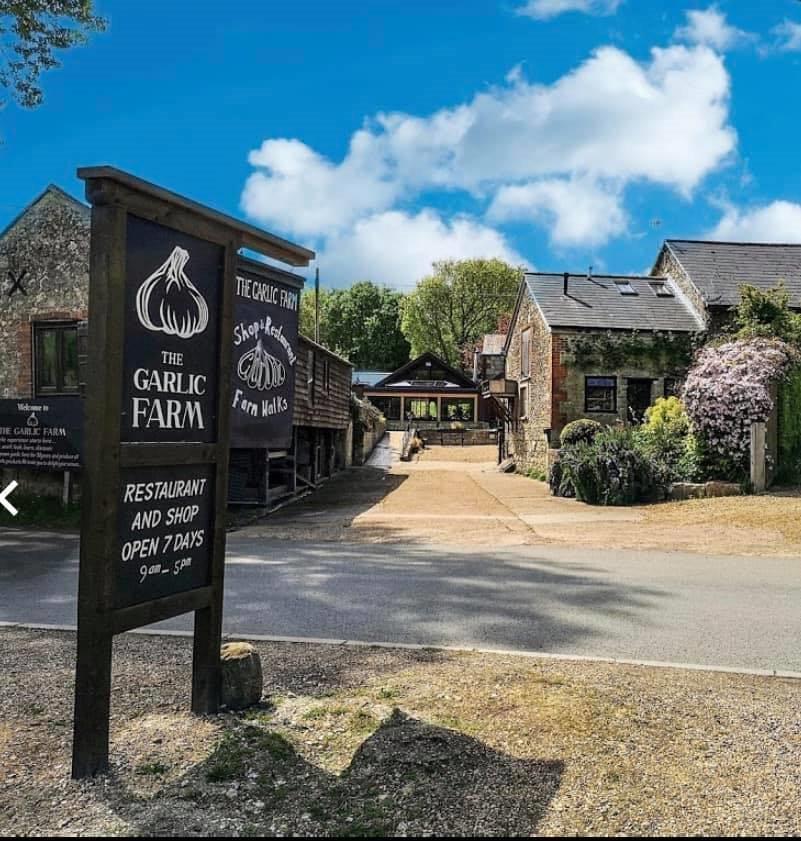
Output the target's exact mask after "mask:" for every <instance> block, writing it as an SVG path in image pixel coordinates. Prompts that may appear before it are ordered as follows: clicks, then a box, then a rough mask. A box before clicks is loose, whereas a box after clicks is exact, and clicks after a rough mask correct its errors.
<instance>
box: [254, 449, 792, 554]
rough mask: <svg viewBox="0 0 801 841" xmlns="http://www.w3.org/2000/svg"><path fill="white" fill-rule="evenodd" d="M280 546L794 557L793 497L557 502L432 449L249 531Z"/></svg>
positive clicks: (485, 461)
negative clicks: (540, 548)
mask: <svg viewBox="0 0 801 841" xmlns="http://www.w3.org/2000/svg"><path fill="white" fill-rule="evenodd" d="M247 530H248V532H250V533H253V534H263V535H266V536H273V537H284V538H287V539H295V538H296V539H315V540H338V541H355V542H369V543H391V542H404V543H410V542H411V543H421V542H422V543H437V544H443V545H469V546H519V545H543V544H551V545H565V546H568V545H569V546H590V547H599V548H605V549H609V548H612V549H615V548H618V549H643V548H656V549H660V550H665V549H667V550H677V551H686V552H697V553H704V554H723V555H729V554H731V555H781V556H794V555H798V554H801V495H799V492H798V491H797V490H790V491H787V490H781V489H779V490H775V491H773V492H771V493H769V494H767V495H765V496H759V497H756V496H742V497H725V498H719V499H704V500H688V501H684V502H666V503H659V504H656V505H642V506H633V507H628V508H612V507H600V506H589V505H585V504H583V503H580V502H576V501H575V500H570V499H557V498H554V497H552V496H551V495H550V493H549V491H548V487H547V485H546V484H545V483H543V482H538V481H536V480H534V479H529V478H527V477H525V476H521V475H515V474H506V473H500V472H499V471H498V469H497V466H496V450H495V447H493V446H490V447H483V446H481V447H439V446H433V447H430V448H428V449H426V450H425V451H423V452H422V453H420V454H419V455H418V456H416V457H415V458H414V460H413V461H411V462H408V463H404V462H399V461H396V462H395V463H394V464H393V466H392V468H391V469H390V471H389V472H386V471H385V470H382V469H377V468H371V467H365V468H358V469H353V470H350V471H347V472H346V473H344V474H340V475H339V476H337V477H335V478H334V479H332V480H331V481H330V482H328V483H327V484H326V485H324V486H323V488H322V489H320V490H319V491H317V492H316V493H314V494H312V495H310V496H309V497H307V498H306V499H304V500H302V501H301V502H299V503H296V504H294V505H291V506H289V507H287V508H285V509H283V510H281V511H278V512H276V513H274V514H272V515H270V516H269V517H268V518H266V519H264V520H262V521H261V522H259V523H257V524H254V525H251V526H250V527H248V529H247Z"/></svg>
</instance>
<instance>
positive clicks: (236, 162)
mask: <svg viewBox="0 0 801 841" xmlns="http://www.w3.org/2000/svg"><path fill="white" fill-rule="evenodd" d="M97 6H98V9H99V11H100V12H101V13H103V14H105V15H106V16H108V17H109V19H110V22H111V26H110V29H109V31H108V32H106V33H104V34H101V35H97V36H94V37H93V38H92V40H91V43H90V44H89V45H88V46H87V47H84V48H80V49H76V50H73V51H70V52H69V53H67V54H65V55H64V66H63V67H62V68H61V69H59V70H56V71H53V72H50V73H47V74H46V76H45V77H44V88H45V102H44V104H43V105H42V106H41V107H40V108H39V109H37V110H34V111H23V110H21V109H19V108H17V107H16V106H14V105H8V106H7V107H6V108H5V109H4V110H2V111H0V136H2V138H3V145H2V146H1V147H0V174H2V183H3V189H2V194H0V227H1V226H2V225H4V224H5V223H6V222H7V221H8V220H9V219H11V218H12V217H13V216H14V215H15V214H16V213H17V212H18V211H19V210H20V209H21V208H22V207H23V206H24V205H25V204H26V203H27V202H28V201H30V200H31V199H32V198H33V196H34V195H36V194H37V193H38V192H39V191H41V190H42V189H43V188H44V186H46V185H47V184H48V183H50V182H55V183H57V184H58V185H60V186H61V187H63V188H64V189H66V190H68V191H69V192H72V193H73V194H75V195H77V196H81V195H82V185H81V184H80V182H78V181H77V180H76V178H75V175H74V173H75V169H76V168H77V167H78V166H84V165H94V164H113V165H115V166H118V167H121V168H123V169H126V170H129V171H131V172H133V173H135V174H137V175H139V176H141V177H143V178H146V179H148V180H151V181H155V182H157V183H160V184H162V185H164V186H165V187H168V188H170V189H173V190H176V191H178V192H181V193H184V194H186V195H188V196H190V197H192V198H194V199H197V200H199V201H202V202H204V203H207V204H209V205H211V206H212V207H215V208H218V209H221V210H224V211H227V212H229V213H232V214H234V215H237V216H241V217H243V218H247V219H249V220H250V221H251V222H255V223H257V224H261V225H262V226H263V227H265V228H267V229H268V230H271V231H273V232H274V233H279V234H282V235H285V236H287V237H290V238H292V239H294V240H296V241H298V242H300V243H302V244H304V245H307V246H309V247H312V248H315V249H316V250H317V251H318V253H319V267H320V270H321V275H322V278H323V282H324V283H327V284H331V285H347V284H349V283H351V282H353V281H356V280H362V279H371V280H374V281H376V282H379V283H388V284H391V285H393V286H396V287H398V288H410V287H411V286H412V285H413V284H414V282H415V281H416V280H417V279H418V278H419V277H420V276H421V275H422V274H424V273H425V272H426V271H427V269H428V267H429V266H430V263H431V261H432V260H434V259H442V258H444V257H464V256H502V257H505V258H507V259H510V260H512V261H514V262H521V263H523V264H525V265H527V266H529V267H533V268H537V269H540V270H555V271H562V270H565V269H570V270H574V271H581V270H584V269H586V268H587V266H588V265H590V264H593V265H594V267H595V271H596V272H601V271H610V272H621V273H632V272H640V271H645V270H647V269H648V268H649V267H650V264H651V263H652V261H653V259H654V257H655V255H656V252H657V250H658V246H659V244H660V242H661V240H662V239H663V238H665V237H682V236H692V237H703V236H711V237H717V238H720V239H750V240H774V241H801V166H799V162H798V153H797V149H798V146H799V141H798V137H799V128H801V117H799V108H798V101H799V91H800V90H801V73H800V72H799V70H800V69H801V3H799V2H798V1H797V0H766V2H764V3H760V4H755V3H753V2H739V0H738V2H735V0H730V2H720V3H718V4H717V5H712V6H710V5H708V4H706V3H700V4H696V3H692V2H690V3H686V4H685V3H683V2H669V3H659V4H657V3H651V2H648V3H646V2H644V0H497V1H494V0H486V1H484V0H482V1H481V2H479V1H478V0H474V2H466V1H465V0H439V2H438V0H426V1H425V2H418V0H404V2H402V3H401V2H389V0H387V2H368V3H365V2H358V3H357V2H344V0H340V2H338V3H330V2H303V0H296V2H293V3H286V2H281V3H272V2H255V0H254V2H236V3H231V4H227V5H224V4H220V3H219V2H216V3H211V2H205V0H194V2H188V0H187V2H172V3H170V2H154V0H139V1H138V2H136V3H130V2H122V0H100V2H98V3H97Z"/></svg>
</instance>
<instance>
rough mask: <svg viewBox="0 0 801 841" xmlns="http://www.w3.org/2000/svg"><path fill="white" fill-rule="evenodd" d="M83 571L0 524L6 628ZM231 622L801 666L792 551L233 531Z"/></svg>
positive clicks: (341, 635)
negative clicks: (742, 554) (374, 540)
mask: <svg viewBox="0 0 801 841" xmlns="http://www.w3.org/2000/svg"><path fill="white" fill-rule="evenodd" d="M77 572H78V538H77V536H72V535H63V534H50V535H48V534H37V533H32V532H22V531H17V530H0V622H26V623H46V624H57V625H74V624H75V621H76V617H75V611H76V594H77ZM154 627H160V628H173V629H189V628H191V617H189V616H186V617H180V618H178V619H174V620H170V621H168V622H164V623H160V625H158V626H154ZM225 631H226V632H228V633H238V634H246V633H250V634H265V635H275V636H288V637H314V638H333V639H340V640H363V641H369V642H392V643H417V644H425V645H455V646H475V647H481V648H496V649H513V650H528V651H541V652H549V653H554V654H576V655H590V656H600V657H613V658H621V659H634V660H647V661H660V662H671V663H680V664H684V663H692V664H701V665H710V666H728V667H736V668H752V669H768V670H774V669H775V670H786V671H794V672H801V644H799V640H801V561H799V560H797V559H784V558H754V557H748V558H737V557H721V556H703V555H688V554H682V553H673V552H654V551H651V550H649V551H647V552H634V551H621V550H609V551H599V550H594V549H584V548H579V549H567V548H555V547H531V546H521V547H509V548H504V549H500V550H488V549H487V548H481V549H480V550H474V551H472V550H469V549H465V548H463V547H460V548H456V547H447V546H431V545H424V544H408V545H398V544H392V545H387V544H384V545H370V544H345V543H332V542H303V541H282V540H275V539H264V538H258V537H241V536H237V535H236V534H232V535H230V536H229V539H228V561H227V570H226V593H225Z"/></svg>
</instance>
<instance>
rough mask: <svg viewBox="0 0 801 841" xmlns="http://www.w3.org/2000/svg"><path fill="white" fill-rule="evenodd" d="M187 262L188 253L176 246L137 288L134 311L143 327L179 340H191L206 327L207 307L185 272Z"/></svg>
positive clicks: (207, 320) (207, 318) (207, 321)
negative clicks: (176, 337)
mask: <svg viewBox="0 0 801 841" xmlns="http://www.w3.org/2000/svg"><path fill="white" fill-rule="evenodd" d="M188 262H189V252H188V251H187V250H186V249H184V248H181V247H180V246H178V245H176V246H175V248H173V250H172V254H170V256H169V257H168V258H167V259H166V260H165V261H164V263H163V264H162V265H161V266H159V268H158V269H156V271H155V272H153V274H152V275H150V277H149V278H147V280H145V281H144V283H143V284H142V285H141V286H140V287H139V291H138V292H137V293H136V314H137V315H138V316H139V322H140V323H141V324H142V326H143V327H145V328H147V329H148V330H152V331H154V332H156V333H159V332H160V333H166V334H167V335H168V336H178V337H179V338H181V339H191V338H192V336H198V335H200V333H202V332H203V331H204V330H205V329H206V327H207V325H208V323H209V308H208V307H207V306H206V299H205V298H204V297H203V296H202V295H201V294H200V292H198V290H197V287H196V286H195V285H194V283H192V281H191V280H190V279H189V278H188V277H187V275H186V272H185V271H184V268H185V267H186V264H187V263H188Z"/></svg>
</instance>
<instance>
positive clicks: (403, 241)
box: [318, 208, 526, 287]
mask: <svg viewBox="0 0 801 841" xmlns="http://www.w3.org/2000/svg"><path fill="white" fill-rule="evenodd" d="M467 257H488V258H491V257H500V258H501V259H503V260H506V261H507V262H509V263H511V264H512V265H526V261H525V260H524V259H523V258H522V257H521V256H520V255H519V254H518V253H517V252H515V250H514V249H513V248H511V247H510V246H509V245H508V243H507V242H506V240H505V239H504V237H503V235H502V234H501V233H499V232H498V231H496V230H494V229H493V228H490V227H487V226H485V225H483V224H481V223H480V222H477V221H476V220H475V219H471V218H469V217H465V216H458V217H456V218H455V219H453V220H452V221H450V222H448V221H444V220H443V219H442V218H441V216H440V215H439V214H438V213H436V212H435V211H433V210H431V209H429V208H425V209H423V210H421V211H420V212H419V213H415V214H409V213H405V212H402V211H398V210H390V211H385V212H383V213H377V214H374V215H372V216H369V217H367V218H365V219H361V220H359V221H358V222H357V223H356V224H355V225H354V226H353V228H352V229H351V230H349V231H347V232H343V233H341V234H336V235H335V236H333V237H331V238H330V239H329V240H328V242H327V243H326V245H325V248H324V249H323V251H322V253H321V254H320V255H319V258H318V262H319V265H320V266H321V272H323V273H324V274H325V276H326V280H327V281H328V280H329V279H333V280H334V282H336V281H338V280H339V281H341V280H353V279H357V278H370V279H371V280H374V281H376V282H377V283H387V284H389V285H391V286H395V287H411V286H413V285H414V284H415V283H416V282H417V281H418V280H419V279H420V278H421V277H423V276H424V275H426V274H428V273H430V271H431V264H432V262H434V261H435V260H446V259H451V258H453V259H461V258H467Z"/></svg>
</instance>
